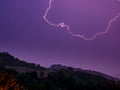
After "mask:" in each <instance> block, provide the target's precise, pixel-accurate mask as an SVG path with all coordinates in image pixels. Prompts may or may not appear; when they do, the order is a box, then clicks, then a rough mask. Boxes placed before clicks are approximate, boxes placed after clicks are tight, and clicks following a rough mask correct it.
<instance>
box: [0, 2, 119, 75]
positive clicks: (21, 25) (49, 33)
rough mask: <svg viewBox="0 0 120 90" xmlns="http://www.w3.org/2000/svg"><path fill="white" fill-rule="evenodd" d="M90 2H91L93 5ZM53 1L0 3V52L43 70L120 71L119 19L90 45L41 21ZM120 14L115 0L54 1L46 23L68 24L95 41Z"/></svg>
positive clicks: (89, 42)
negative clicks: (58, 67)
mask: <svg viewBox="0 0 120 90" xmlns="http://www.w3.org/2000/svg"><path fill="white" fill-rule="evenodd" d="M90 1H91V2H90ZM48 2H49V0H0V51H5V52H9V53H11V54H12V55H14V56H16V57H18V58H19V59H22V60H26V61H29V62H34V63H40V64H41V65H43V66H50V65H51V64H56V63H58V64H63V65H70V66H74V67H80V68H83V69H90V70H97V71H100V72H103V73H106V74H110V75H113V74H116V73H120V71H119V69H120V40H119V39H120V18H118V20H116V22H114V23H113V24H112V25H111V28H110V30H109V32H108V33H107V34H104V35H101V36H98V37H97V38H96V39H94V40H92V41H85V40H83V39H82V38H78V37H72V36H71V35H70V34H68V32H67V31H66V30H65V29H62V28H60V27H53V26H50V25H49V24H48V23H46V22H45V21H44V19H43V18H42V17H43V15H44V13H45V10H46V8H47V7H48ZM119 11H120V4H119V3H118V1H117V0H89V1H88V0H66V1H65V0H56V1H55V0H54V3H53V7H52V8H51V10H50V12H49V14H48V19H49V20H50V21H51V22H53V23H59V22H61V21H64V22H65V23H66V24H67V25H70V26H71V31H72V32H74V33H81V34H84V35H85V36H86V37H91V36H92V35H94V34H96V33H97V32H102V31H104V30H105V28H106V26H107V23H108V21H109V20H110V19H111V18H113V17H114V16H116V15H117V13H118V12H119Z"/></svg>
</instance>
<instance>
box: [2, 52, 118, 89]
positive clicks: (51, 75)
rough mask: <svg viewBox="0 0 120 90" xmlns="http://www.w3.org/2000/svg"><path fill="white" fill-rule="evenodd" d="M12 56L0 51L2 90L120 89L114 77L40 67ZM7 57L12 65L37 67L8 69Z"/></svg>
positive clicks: (69, 68) (70, 69) (68, 69)
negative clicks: (23, 69) (22, 70)
mask: <svg viewBox="0 0 120 90" xmlns="http://www.w3.org/2000/svg"><path fill="white" fill-rule="evenodd" d="M11 57H12V56H10V55H9V54H8V53H0V61H1V60H2V61H3V62H2V64H1V63H0V90H120V81H119V80H117V79H114V78H106V77H104V76H103V75H100V74H92V73H89V72H86V71H84V70H79V69H76V70H75V69H74V68H71V67H68V68H62V69H57V70H53V69H50V68H46V69H45V68H42V67H41V66H39V68H40V69H38V67H37V66H38V65H35V64H31V63H26V62H23V61H20V60H19V61H16V58H14V57H13V58H12V59H11ZM5 59H7V60H9V63H10V65H11V66H12V64H11V63H15V62H19V63H21V62H23V63H26V65H28V64H29V65H28V67H29V68H36V67H37V69H34V70H32V71H26V72H18V71H17V70H12V69H6V68H5V65H6V63H5V62H4V61H6V62H7V60H5ZM10 59H11V62H10ZM13 59H14V60H13ZM17 60H18V59H17ZM3 63H4V64H3ZM9 63H7V65H9ZM16 64H17V63H16ZM30 64H31V65H32V66H30ZM13 65H14V64H13ZM20 65H21V66H22V63H21V64H20ZM20 65H19V66H20ZM23 66H24V67H25V65H23ZM26 67H27V66H26ZM46 72H47V73H46ZM1 88H2V89H1ZM5 88H6V89H5Z"/></svg>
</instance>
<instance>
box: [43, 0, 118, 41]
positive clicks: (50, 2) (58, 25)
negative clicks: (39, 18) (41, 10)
mask: <svg viewBox="0 0 120 90" xmlns="http://www.w3.org/2000/svg"><path fill="white" fill-rule="evenodd" d="M52 1H53V0H49V6H48V8H47V9H46V11H45V14H44V16H43V18H44V20H45V21H46V22H47V23H48V24H49V25H51V26H55V27H62V28H66V30H67V32H68V33H69V34H70V35H72V36H73V37H80V38H83V39H84V40H93V39H95V38H96V37H97V36H99V35H103V34H106V33H107V32H108V31H109V30H110V27H111V25H112V23H113V22H115V21H116V20H117V19H118V18H119V17H120V12H118V14H117V15H116V16H115V17H113V18H112V19H111V20H109V22H108V25H107V27H106V29H105V31H104V32H98V33H96V34H95V35H94V36H92V37H90V38H87V37H85V36H84V35H82V34H75V33H73V32H72V31H71V30H70V26H68V25H66V24H65V23H64V22H61V23H59V24H54V23H51V22H50V21H49V20H48V19H47V15H48V12H49V10H50V9H51V7H52ZM118 1H119V2H120V0H118Z"/></svg>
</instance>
